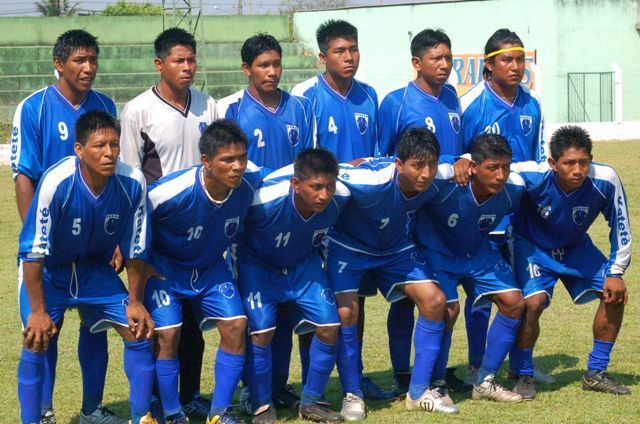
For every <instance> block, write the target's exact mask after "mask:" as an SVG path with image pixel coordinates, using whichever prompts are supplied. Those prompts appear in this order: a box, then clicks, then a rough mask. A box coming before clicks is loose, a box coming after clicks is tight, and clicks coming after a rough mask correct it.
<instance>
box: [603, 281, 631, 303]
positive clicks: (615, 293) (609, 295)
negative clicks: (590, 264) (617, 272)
mask: <svg viewBox="0 0 640 424" xmlns="http://www.w3.org/2000/svg"><path fill="white" fill-rule="evenodd" d="M602 292H603V297H604V301H605V303H622V304H623V305H624V304H626V303H627V300H628V299H629V293H628V292H627V287H626V286H625V284H624V280H623V279H622V278H620V277H607V278H606V280H604V287H603V289H602Z"/></svg>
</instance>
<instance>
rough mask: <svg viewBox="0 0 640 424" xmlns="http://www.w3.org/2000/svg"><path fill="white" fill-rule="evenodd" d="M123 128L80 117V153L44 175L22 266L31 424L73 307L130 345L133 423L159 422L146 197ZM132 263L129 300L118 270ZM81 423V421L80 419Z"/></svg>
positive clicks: (23, 241)
mask: <svg viewBox="0 0 640 424" xmlns="http://www.w3.org/2000/svg"><path fill="white" fill-rule="evenodd" d="M119 137H120V127H119V125H118V122H117V121H116V120H115V118H113V117H112V116H111V115H110V114H108V113H106V112H102V111H94V112H89V113H87V114H85V115H83V116H81V117H80V118H79V119H78V121H77V122H76V126H75V144H74V150H75V152H76V155H77V157H67V158H65V159H63V160H61V161H60V162H58V163H57V164H56V165H54V166H53V167H52V168H50V169H49V170H48V171H47V172H46V173H45V174H44V175H43V176H42V179H41V181H40V183H39V185H38V189H37V190H36V193H35V196H34V201H33V202H32V203H31V206H30V208H29V211H28V213H27V216H26V219H25V222H24V226H23V228H22V232H21V233H20V246H19V250H18V258H19V260H20V268H21V269H20V271H21V272H20V275H21V277H22V280H21V282H20V283H21V284H20V287H19V293H20V315H21V318H22V323H23V327H24V331H23V333H24V348H23V349H22V355H21V358H20V363H19V365H18V398H19V399H20V406H21V418H22V422H23V423H28V424H32V423H37V422H39V421H40V412H41V401H42V384H43V379H44V372H45V370H44V359H45V353H46V350H47V348H48V344H49V341H50V339H51V338H52V337H55V335H56V334H57V333H58V331H59V326H58V323H59V322H60V321H61V320H62V317H63V316H64V312H65V311H66V309H68V308H73V307H77V308H78V309H79V310H80V312H81V314H82V317H83V319H84V322H85V324H86V325H87V327H88V328H89V329H90V331H92V332H97V331H104V330H105V329H107V328H109V327H110V326H113V327H114V328H115V329H116V330H117V331H118V333H120V335H121V336H122V338H123V339H124V369H125V372H126V374H127V378H128V379H129V386H130V394H129V397H130V402H131V418H132V422H133V423H152V422H155V420H152V419H151V416H150V414H149V407H150V398H151V388H152V385H153V375H154V372H153V354H152V352H151V344H150V342H149V340H145V337H146V338H147V339H148V338H151V336H152V335H153V327H154V325H153V322H152V321H151V317H150V316H149V313H148V312H147V311H146V309H145V308H144V306H143V305H142V293H143V290H144V281H143V276H144V269H145V262H144V260H145V259H146V257H147V246H146V243H147V240H148V237H149V234H148V228H147V190H146V184H145V181H144V177H143V176H142V174H141V173H140V172H139V171H138V170H136V169H133V168H131V167H129V166H128V165H125V164H123V163H119V162H118V153H119ZM116 246H119V247H120V250H121V252H122V255H123V257H124V258H125V261H126V267H127V274H128V281H129V294H128V295H127V290H126V289H125V287H124V285H123V283H122V281H121V280H120V278H118V275H117V273H116V271H115V270H114V269H113V267H112V266H111V265H110V263H109V262H110V261H111V259H112V257H113V252H114V250H115V249H116ZM81 420H82V418H81Z"/></svg>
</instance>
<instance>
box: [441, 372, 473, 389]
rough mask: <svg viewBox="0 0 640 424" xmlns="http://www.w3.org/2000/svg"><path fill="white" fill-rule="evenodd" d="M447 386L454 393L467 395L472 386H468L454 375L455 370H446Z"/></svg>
mask: <svg viewBox="0 0 640 424" xmlns="http://www.w3.org/2000/svg"><path fill="white" fill-rule="evenodd" d="M445 381H446V382H447V386H449V388H450V389H451V390H453V391H454V392H456V393H467V392H470V391H471V390H473V384H469V383H467V382H466V381H464V380H462V379H461V378H459V377H458V376H457V375H456V368H455V367H450V368H447V374H446V377H445Z"/></svg>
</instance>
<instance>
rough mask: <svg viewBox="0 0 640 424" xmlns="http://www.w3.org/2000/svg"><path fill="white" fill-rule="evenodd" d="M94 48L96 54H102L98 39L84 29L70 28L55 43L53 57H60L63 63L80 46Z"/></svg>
mask: <svg viewBox="0 0 640 424" xmlns="http://www.w3.org/2000/svg"><path fill="white" fill-rule="evenodd" d="M82 47H84V48H93V49H94V50H95V51H96V54H100V47H99V46H98V39H97V38H96V37H94V36H93V35H91V34H90V33H88V32H87V31H85V30H83V29H70V30H69V31H65V32H63V33H62V34H60V36H59V37H58V39H57V40H56V43H55V44H54V45H53V57H54V58H58V59H60V61H62V62H63V63H64V62H66V61H67V59H69V56H71V53H73V51H74V50H76V49H79V48H82Z"/></svg>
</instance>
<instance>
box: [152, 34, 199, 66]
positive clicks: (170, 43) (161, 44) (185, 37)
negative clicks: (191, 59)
mask: <svg viewBox="0 0 640 424" xmlns="http://www.w3.org/2000/svg"><path fill="white" fill-rule="evenodd" d="M175 46H188V47H191V50H193V54H195V53H196V39H195V38H194V37H193V34H191V33H189V32H187V31H185V30H184V29H182V28H169V29H166V30H164V31H162V32H161V33H160V35H158V37H156V39H155V41H154V42H153V48H154V49H155V51H156V57H158V58H160V59H162V60H165V59H166V58H167V56H169V53H170V52H171V49H172V48H174V47H175Z"/></svg>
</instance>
